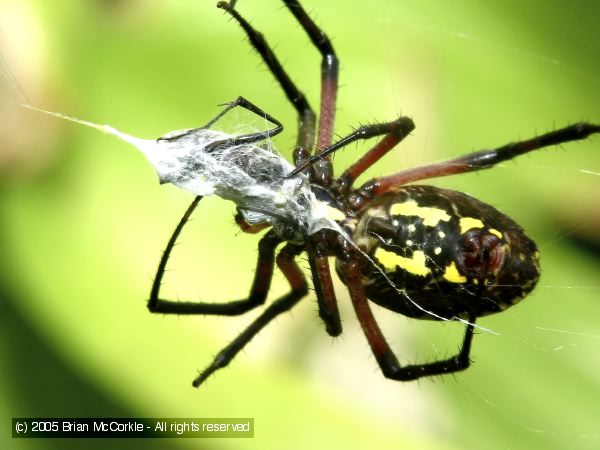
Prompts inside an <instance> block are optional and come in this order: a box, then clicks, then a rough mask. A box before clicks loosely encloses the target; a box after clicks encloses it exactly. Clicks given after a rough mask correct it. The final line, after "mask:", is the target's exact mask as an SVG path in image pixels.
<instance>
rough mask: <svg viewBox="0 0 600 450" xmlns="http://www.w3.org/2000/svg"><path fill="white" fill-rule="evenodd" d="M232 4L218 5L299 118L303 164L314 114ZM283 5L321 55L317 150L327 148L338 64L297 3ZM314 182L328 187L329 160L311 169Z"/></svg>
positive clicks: (297, 157) (298, 154)
mask: <svg viewBox="0 0 600 450" xmlns="http://www.w3.org/2000/svg"><path fill="white" fill-rule="evenodd" d="M233 3H234V2H230V3H227V2H219V3H218V4H217V6H218V7H219V8H222V9H224V10H225V11H227V12H228V13H229V14H231V16H232V17H233V18H234V19H235V20H236V21H237V22H238V23H239V24H240V26H241V27H242V28H243V30H244V31H245V32H246V35H247V36H248V39H249V41H250V43H251V44H252V46H253V47H254V49H255V50H256V51H257V53H258V54H259V55H260V56H261V57H262V59H263V61H264V62H265V64H266V65H267V67H268V68H269V70H270V71H271V73H272V74H273V76H274V77H275V79H276V80H277V81H278V82H279V84H280V85H281V87H282V88H283V90H284V92H285V94H286V96H287V98H288V100H289V101H290V102H291V103H292V105H293V106H294V108H296V110H297V111H298V115H299V126H298V127H299V132H298V142H297V144H296V149H295V150H294V163H295V164H296V165H300V164H303V163H304V162H305V161H306V160H307V159H308V158H309V157H310V155H311V150H312V146H313V143H314V127H315V114H314V112H313V111H312V109H311V108H310V106H309V104H308V101H307V100H306V97H305V96H304V94H303V93H302V92H301V91H300V90H298V88H297V87H296V85H295V84H294V83H293V82H292V81H291V79H290V77H289V75H288V74H287V73H286V72H285V70H284V69H283V66H282V65H281V63H280V62H279V60H278V59H277V57H276V56H275V54H274V53H273V51H272V50H271V48H270V47H269V45H268V43H267V41H266V40H265V38H264V37H263V35H262V34H261V33H260V32H258V31H256V30H255V29H254V28H253V27H252V26H251V25H250V24H249V23H248V21H246V20H245V19H244V18H243V17H242V16H241V15H240V14H239V13H238V12H237V11H236V10H235V9H234V8H233ZM284 3H285V5H286V6H287V8H288V9H289V10H290V12H291V13H292V14H293V15H294V17H295V18H296V20H298V22H299V23H300V26H302V28H303V29H304V31H305V32H306V33H307V35H308V37H309V38H310V40H311V42H312V43H313V44H314V45H315V47H316V48H317V49H318V50H319V52H320V53H321V55H322V62H321V111H320V115H319V131H318V138H317V149H320V148H324V147H327V146H328V145H329V144H330V143H331V140H332V136H333V127H334V119H335V105H336V98H337V86H338V85H337V82H338V72H339V61H338V59H337V56H336V54H335V51H334V49H333V46H332V45H331V41H330V40H329V38H328V37H327V35H326V34H325V33H324V32H323V31H322V30H321V29H320V28H319V27H318V26H317V25H316V24H315V23H314V22H313V20H312V19H311V18H310V17H309V16H308V14H306V12H305V11H304V9H303V8H302V6H301V5H300V4H299V3H298V1H297V0H284ZM312 175H313V177H312V178H313V179H312V181H314V182H315V183H317V184H320V185H322V186H327V185H329V183H330V182H331V179H332V177H333V168H332V165H331V161H329V160H328V159H326V160H320V162H318V163H317V164H315V165H314V166H313V168H312Z"/></svg>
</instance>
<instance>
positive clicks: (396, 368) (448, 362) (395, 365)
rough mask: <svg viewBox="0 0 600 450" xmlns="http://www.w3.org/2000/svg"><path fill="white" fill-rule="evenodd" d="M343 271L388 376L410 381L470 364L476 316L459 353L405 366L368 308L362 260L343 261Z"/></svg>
mask: <svg viewBox="0 0 600 450" xmlns="http://www.w3.org/2000/svg"><path fill="white" fill-rule="evenodd" d="M343 271H344V278H345V280H346V284H347V285H348V290H349V291H350V298H351V299H352V305H353V306H354V310H355V311H356V316H357V317H358V320H359V322H360V325H361V327H362V329H363V331H364V333H365V336H366V337H367V341H368V342H369V345H370V347H371V351H372V352H373V354H374V355H375V359H376V360H377V363H378V364H379V367H380V368H381V371H382V372H383V375H384V376H385V377H386V378H390V379H393V380H399V381H410V380H415V379H417V378H420V377H427V376H433V375H442V374H445V373H451V372H457V371H460V370H464V369H466V368H467V367H469V364H470V360H469V352H470V351H471V341H472V339H473V329H474V324H475V316H473V317H470V318H469V325H467V329H466V332H465V336H464V340H463V345H462V347H461V349H460V352H459V353H458V354H456V355H454V356H452V357H451V358H448V359H445V360H443V361H436V362H432V363H428V364H414V365H408V366H404V367H402V366H400V363H399V362H398V359H397V358H396V356H395V355H394V353H393V352H392V350H391V349H390V347H389V345H388V343H387V342H386V340H385V337H384V336H383V333H382V332H381V329H380V328H379V325H378V324H377V321H376V320H375V317H374V316H373V312H372V311H371V308H370V307H369V302H368V300H367V297H366V295H365V291H364V289H363V286H362V273H361V265H360V263H359V262H357V259H355V258H350V259H349V260H348V261H347V262H346V263H345V264H344V268H343Z"/></svg>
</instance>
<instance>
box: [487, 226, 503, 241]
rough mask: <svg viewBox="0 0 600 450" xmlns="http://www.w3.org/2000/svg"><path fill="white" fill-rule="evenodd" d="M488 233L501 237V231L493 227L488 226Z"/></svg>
mask: <svg viewBox="0 0 600 450" xmlns="http://www.w3.org/2000/svg"><path fill="white" fill-rule="evenodd" d="M490 233H492V234H495V235H496V236H498V237H499V238H500V239H502V237H503V236H502V233H500V232H499V231H498V230H496V229H495V228H490Z"/></svg>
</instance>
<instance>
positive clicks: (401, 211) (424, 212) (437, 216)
mask: <svg viewBox="0 0 600 450" xmlns="http://www.w3.org/2000/svg"><path fill="white" fill-rule="evenodd" d="M390 214H392V215H400V216H417V217H420V218H422V219H423V224H424V225H427V226H430V227H435V226H436V225H437V224H438V223H439V222H440V221H441V220H443V221H445V222H448V221H449V220H450V216H449V215H448V213H447V212H446V211H444V210H443V209H440V208H433V207H431V206H419V204H418V203H417V202H416V201H415V200H409V201H407V202H403V203H394V204H393V205H392V206H391V207H390Z"/></svg>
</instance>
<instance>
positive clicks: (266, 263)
mask: <svg viewBox="0 0 600 450" xmlns="http://www.w3.org/2000/svg"><path fill="white" fill-rule="evenodd" d="M201 199H202V197H201V196H197V197H196V198H195V199H194V201H193V202H192V203H191V205H190V206H189V207H188V209H187V211H186V212H185V214H184V215H183V217H182V218H181V220H180V221H179V223H178V224H177V227H176V228H175V232H174V233H173V235H172V236H171V238H170V239H169V242H168V243H167V247H166V248H165V251H164V252H163V255H162V257H161V259H160V262H159V264H158V269H157V271H156V276H155V277H154V282H153V283H152V290H151V291H150V299H149V300H148V309H149V310H150V312H152V313H162V314H205V315H223V316H234V315H239V314H243V313H245V312H247V311H249V310H250V309H252V308H254V307H256V306H258V305H262V304H263V303H264V302H265V300H266V298H267V294H268V292H269V288H270V287H271V279H272V278H273V266H274V259H275V249H276V247H277V246H278V245H279V244H280V243H281V242H282V240H281V239H280V238H279V237H278V236H277V235H276V234H275V232H273V231H272V230H271V231H269V232H268V233H267V234H265V235H264V236H263V237H262V238H261V239H260V241H259V242H258V261H257V263H256V271H255V273H254V281H253V283H252V287H251V288H250V293H249V295H248V297H247V298H245V299H242V300H233V301H231V302H227V303H200V302H185V301H184V302H180V301H173V300H163V299H161V298H160V297H159V293H160V287H161V284H162V278H163V275H164V273H165V270H166V267H167V261H168V260H169V257H170V256H171V251H172V250H173V247H174V246H175V242H176V241H177V238H178V237H179V235H180V234H181V231H182V230H183V227H184V225H185V224H186V223H187V222H188V220H189V218H190V216H191V214H192V212H193V211H194V209H196V206H198V203H199V202H200V200H201Z"/></svg>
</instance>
